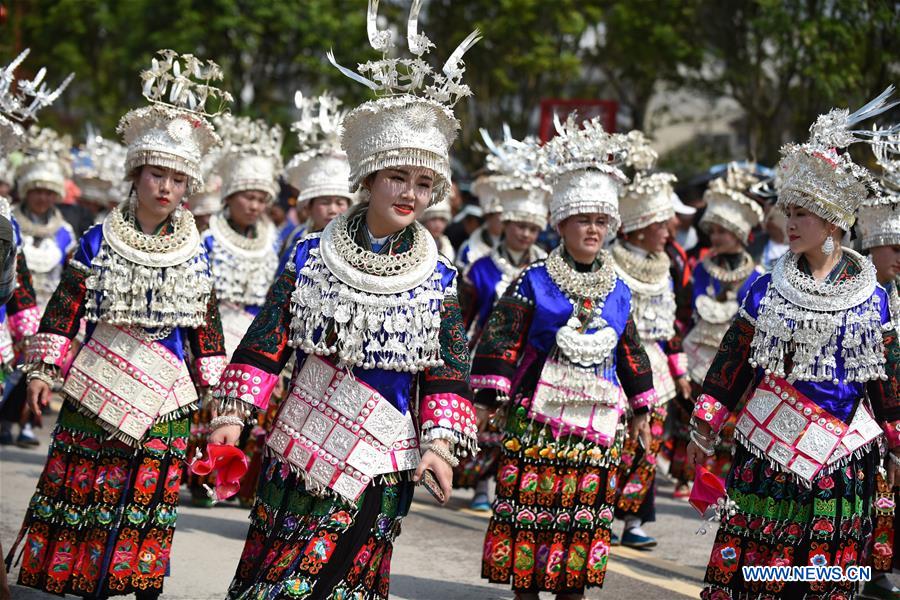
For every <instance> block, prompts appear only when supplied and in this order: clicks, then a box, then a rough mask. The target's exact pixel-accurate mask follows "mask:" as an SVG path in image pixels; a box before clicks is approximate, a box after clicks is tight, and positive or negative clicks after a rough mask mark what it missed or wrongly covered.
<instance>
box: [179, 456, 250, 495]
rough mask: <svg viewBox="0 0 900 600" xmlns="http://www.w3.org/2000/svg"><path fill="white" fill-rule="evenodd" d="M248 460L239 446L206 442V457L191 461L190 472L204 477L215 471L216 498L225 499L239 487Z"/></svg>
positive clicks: (247, 465) (248, 463) (235, 492)
mask: <svg viewBox="0 0 900 600" xmlns="http://www.w3.org/2000/svg"><path fill="white" fill-rule="evenodd" d="M249 466H250V461H249V460H248V459H247V455H246V454H244V453H243V452H242V451H241V449H240V448H236V447H234V446H228V445H225V444H207V445H206V458H204V459H200V458H196V459H194V460H193V462H191V472H192V473H193V474H194V475H199V476H201V477H204V476H206V475H209V474H210V473H212V472H213V471H215V472H216V499H217V500H227V499H228V498H231V497H232V496H234V495H235V494H237V493H238V490H240V489H241V477H243V476H244V473H246V472H247V468H248V467H249Z"/></svg>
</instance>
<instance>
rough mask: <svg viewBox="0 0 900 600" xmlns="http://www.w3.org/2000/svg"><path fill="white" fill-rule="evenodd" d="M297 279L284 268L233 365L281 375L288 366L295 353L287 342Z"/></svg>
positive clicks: (248, 331) (237, 352)
mask: <svg viewBox="0 0 900 600" xmlns="http://www.w3.org/2000/svg"><path fill="white" fill-rule="evenodd" d="M295 277H296V275H295V273H294V271H293V270H292V269H290V268H287V269H284V271H282V273H281V275H280V276H279V277H278V279H276V280H275V283H274V284H272V287H271V288H269V293H268V295H267V296H266V302H265V304H263V307H262V309H260V311H259V314H258V315H256V318H255V319H253V323H251V324H250V328H249V329H248V330H247V333H246V334H244V339H242V340H241V343H240V345H239V346H238V347H237V350H235V351H234V356H232V357H231V362H232V363H235V364H237V363H240V364H247V365H251V366H254V367H256V368H258V369H262V370H263V371H266V372H267V373H274V374H277V373H280V372H281V370H282V369H283V368H284V365H285V364H287V361H288V358H290V356H291V351H292V350H291V348H290V346H288V340H289V337H290V325H291V294H292V293H293V291H294V281H295Z"/></svg>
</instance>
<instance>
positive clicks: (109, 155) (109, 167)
mask: <svg viewBox="0 0 900 600" xmlns="http://www.w3.org/2000/svg"><path fill="white" fill-rule="evenodd" d="M126 153H127V150H126V148H125V146H123V145H122V144H119V143H117V142H114V141H113V140H108V139H106V138H104V137H102V136H100V135H97V134H96V133H93V132H89V133H88V136H87V139H86V140H85V143H84V144H82V146H81V147H80V148H79V149H78V150H77V152H76V153H75V161H74V164H73V166H72V174H73V178H74V180H75V185H77V186H78V188H79V189H80V190H81V197H82V198H85V199H87V200H92V201H94V202H97V203H99V204H101V205H103V206H110V205H113V204H118V203H119V202H121V201H122V200H123V199H124V197H125V195H126V194H127V190H125V189H124V185H123V184H124V182H125V155H126Z"/></svg>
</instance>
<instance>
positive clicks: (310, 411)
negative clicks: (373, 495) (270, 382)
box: [266, 356, 419, 502]
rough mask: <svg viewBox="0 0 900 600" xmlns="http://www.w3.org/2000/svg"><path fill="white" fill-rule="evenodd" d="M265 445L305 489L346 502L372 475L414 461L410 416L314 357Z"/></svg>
mask: <svg viewBox="0 0 900 600" xmlns="http://www.w3.org/2000/svg"><path fill="white" fill-rule="evenodd" d="M266 444H267V445H268V447H269V448H270V449H271V451H272V452H273V453H274V454H275V455H276V456H277V457H278V458H279V459H280V460H282V461H283V462H286V463H287V464H289V465H291V466H292V467H294V468H296V469H298V470H299V471H300V472H301V473H302V474H303V476H304V479H305V481H306V484H307V487H309V488H310V489H313V490H321V489H324V488H327V489H330V490H331V491H333V492H334V493H335V494H337V495H338V496H340V497H342V498H344V499H346V500H347V501H350V502H355V501H356V500H358V499H359V497H360V496H361V495H362V493H363V490H365V488H366V486H368V484H369V482H371V481H372V479H373V478H374V477H375V476H377V475H381V474H384V473H396V472H399V471H408V470H412V469H415V468H416V467H417V466H418V464H419V441H418V436H417V435H416V429H415V424H414V423H413V419H412V415H411V414H410V413H409V412H407V413H406V414H402V413H401V412H400V411H399V410H397V409H396V408H394V406H393V405H392V404H391V403H390V402H388V400H387V399H386V398H385V397H384V396H382V395H381V394H379V393H378V391H376V390H375V389H374V388H372V387H370V386H368V385H366V384H365V383H363V382H362V381H359V380H357V379H355V378H354V377H353V376H352V375H351V374H349V373H347V372H345V371H341V370H340V369H338V368H336V367H335V366H334V365H332V364H331V363H329V362H327V361H325V360H323V359H322V358H320V357H317V356H310V357H308V358H307V359H306V362H305V363H303V367H302V368H301V369H300V372H299V373H298V374H297V377H296V378H295V380H294V385H293V387H292V389H291V393H290V394H289V395H288V397H287V398H286V399H285V401H284V403H283V404H282V406H281V409H280V411H279V413H278V417H277V418H276V420H275V426H274V427H273V428H272V433H271V434H270V436H269V439H268V441H267V442H266Z"/></svg>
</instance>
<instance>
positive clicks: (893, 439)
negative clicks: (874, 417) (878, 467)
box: [882, 421, 900, 450]
mask: <svg viewBox="0 0 900 600" xmlns="http://www.w3.org/2000/svg"><path fill="white" fill-rule="evenodd" d="M882 429H884V435H885V436H887V441H888V448H890V449H892V450H893V449H894V448H896V447H898V446H900V421H888V422H887V423H885V424H884V425H882Z"/></svg>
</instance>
